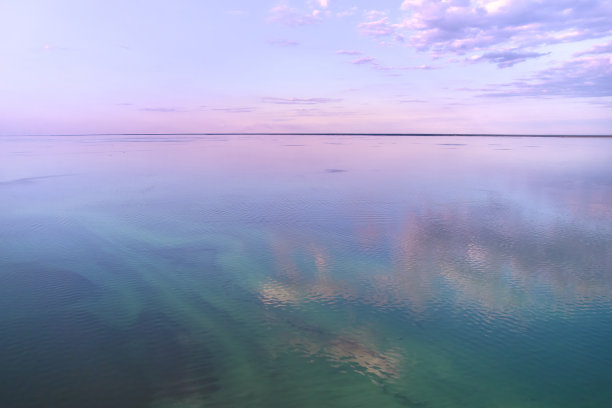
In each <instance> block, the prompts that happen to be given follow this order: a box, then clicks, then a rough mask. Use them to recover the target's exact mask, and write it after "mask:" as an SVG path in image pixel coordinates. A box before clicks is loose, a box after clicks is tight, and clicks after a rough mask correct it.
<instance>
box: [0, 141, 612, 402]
mask: <svg viewBox="0 0 612 408" xmlns="http://www.w3.org/2000/svg"><path fill="white" fill-rule="evenodd" d="M0 143H1V146H2V149H1V150H0V163H1V164H0V197H1V199H0V242H1V245H0V328H1V332H0V406H2V407H7V408H21V407H62V408H63V407H66V408H72V407H75V408H76V407H79V408H81V407H154V408H165V407H173V408H178V407H189V408H192V407H229V406H233V407H246V406H252V407H321V406H325V407H376V406H378V407H470V408H477V407H483V408H484V407H487V408H490V407H504V408H514V407H538V408H543V407H555V408H559V407H607V406H609V403H610V400H612V341H611V340H612V139H594V138H589V139H575V138H503V137H374V136H354V137H349V136H274V135H269V136H163V137H162V136H145V135H141V136H79V137H69V136H63V137H3V138H2V139H0Z"/></svg>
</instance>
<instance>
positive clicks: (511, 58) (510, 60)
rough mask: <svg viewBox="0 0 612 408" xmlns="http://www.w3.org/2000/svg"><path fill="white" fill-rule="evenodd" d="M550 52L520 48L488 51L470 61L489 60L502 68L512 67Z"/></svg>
mask: <svg viewBox="0 0 612 408" xmlns="http://www.w3.org/2000/svg"><path fill="white" fill-rule="evenodd" d="M548 54H550V53H548V52H528V51H518V50H505V51H493V52H487V53H485V54H483V55H480V56H474V57H471V58H469V59H468V60H469V61H472V62H478V61H488V62H493V63H495V64H497V66H498V67H500V68H507V67H511V66H513V65H514V64H518V63H519V62H524V61H526V60H527V59H529V58H538V57H542V56H544V55H548Z"/></svg>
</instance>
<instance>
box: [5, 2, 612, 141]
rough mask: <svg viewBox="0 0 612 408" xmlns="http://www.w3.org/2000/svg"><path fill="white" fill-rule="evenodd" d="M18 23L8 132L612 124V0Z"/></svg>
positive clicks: (96, 10) (257, 6)
mask: <svg viewBox="0 0 612 408" xmlns="http://www.w3.org/2000/svg"><path fill="white" fill-rule="evenodd" d="M0 32H1V35H0V52H1V53H2V64H0V134H25V133H90V132H111V133H112V132H232V131H240V132H267V131H270V132H408V133H412V132H427V133H436V132H442V133H447V132H448V133H471V132H474V133H536V134H544V133H560V134H612V0H600V1H596V0H573V1H569V0H532V1H527V0H496V1H487V0H446V1H444V0H438V1H433V0H405V1H402V0H393V1H391V0H379V1H348V0H346V1H343V0H286V1H278V0H275V1H263V0H262V1H252V0H251V1H247V0H235V1H227V2H216V1H206V0H148V1H144V0H130V1H125V0H89V1H83V0H53V1H49V0H19V1H16V0H15V1H3V2H0Z"/></svg>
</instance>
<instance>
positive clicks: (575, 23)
mask: <svg viewBox="0 0 612 408" xmlns="http://www.w3.org/2000/svg"><path fill="white" fill-rule="evenodd" d="M401 10H402V11H403V12H404V15H403V17H402V18H399V19H397V20H396V21H391V20H390V19H389V17H388V16H387V14H386V13H381V12H369V13H367V14H366V18H367V20H368V21H366V22H363V23H361V24H359V25H358V28H359V30H360V31H361V33H362V34H364V35H369V36H373V37H375V38H377V39H380V38H387V39H393V40H395V41H402V40H403V39H405V41H406V43H407V44H408V45H410V46H411V47H414V48H416V49H417V50H421V51H429V52H431V53H432V55H433V56H438V57H440V56H448V55H465V54H469V53H473V52H478V53H482V54H483V58H480V59H479V61H488V62H491V63H495V64H498V65H499V66H502V67H504V66H510V65H512V64H516V63H518V62H522V61H524V60H525V59H527V58H535V57H536V55H535V54H542V53H540V52H536V51H534V49H535V48H537V47H542V46H546V45H551V44H557V43H565V42H573V41H580V40H586V39H594V38H603V37H605V36H607V35H610V34H612V24H610V15H612V1H609V0H604V1H601V0H539V1H526V0H445V1H439V0H405V1H404V2H403V3H402V5H401ZM500 48H502V49H512V50H513V51H514V52H515V53H516V55H515V56H514V57H511V56H510V55H505V56H504V55H494V53H495V52H499V51H498V50H499V49H500ZM538 56H540V55H538ZM507 57H509V58H507Z"/></svg>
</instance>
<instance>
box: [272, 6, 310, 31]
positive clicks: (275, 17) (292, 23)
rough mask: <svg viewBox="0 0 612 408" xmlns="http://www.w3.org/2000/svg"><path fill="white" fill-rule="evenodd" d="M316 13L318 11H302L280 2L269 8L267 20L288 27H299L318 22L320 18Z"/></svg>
mask: <svg viewBox="0 0 612 408" xmlns="http://www.w3.org/2000/svg"><path fill="white" fill-rule="evenodd" d="M318 14H319V13H312V14H307V13H303V12H301V11H299V10H297V9H294V8H291V7H289V6H287V5H286V4H280V5H278V6H276V7H273V8H271V9H270V11H269V15H270V17H269V18H268V21H271V22H273V23H278V24H283V25H286V26H289V27H299V26H305V25H310V24H316V23H319V22H320V21H321V19H320V18H319V17H318Z"/></svg>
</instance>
